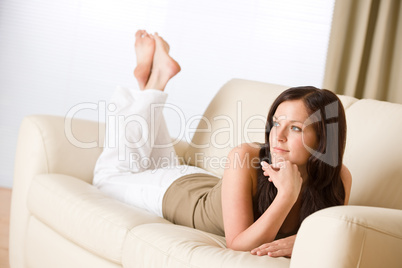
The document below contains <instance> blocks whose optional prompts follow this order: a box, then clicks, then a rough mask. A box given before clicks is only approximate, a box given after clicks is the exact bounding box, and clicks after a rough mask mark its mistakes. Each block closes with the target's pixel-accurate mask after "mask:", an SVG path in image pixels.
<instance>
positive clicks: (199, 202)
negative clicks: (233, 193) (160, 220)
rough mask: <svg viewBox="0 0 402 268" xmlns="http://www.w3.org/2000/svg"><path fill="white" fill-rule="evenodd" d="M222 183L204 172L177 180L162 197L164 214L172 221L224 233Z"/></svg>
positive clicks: (211, 231) (214, 232)
mask: <svg viewBox="0 0 402 268" xmlns="http://www.w3.org/2000/svg"><path fill="white" fill-rule="evenodd" d="M221 186H222V180H221V179H219V178H218V177H215V176H212V175H209V174H203V173H195V174H189V175H185V176H183V177H181V178H179V179H177V180H176V181H174V182H173V183H172V185H170V187H169V188H168V189H167V191H166V193H165V195H164V196H163V201H162V213H163V217H164V218H165V219H167V220H168V221H170V222H172V223H174V224H179V225H184V226H188V227H192V228H195V229H198V230H202V231H206V232H209V233H213V234H217V235H220V236H224V235H225V232H224V227H223V218H222V201H221Z"/></svg>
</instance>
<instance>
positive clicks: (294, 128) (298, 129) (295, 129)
mask: <svg viewBox="0 0 402 268" xmlns="http://www.w3.org/2000/svg"><path fill="white" fill-rule="evenodd" d="M291 129H292V130H293V131H297V132H300V131H302V129H301V128H299V127H296V126H292V127H291Z"/></svg>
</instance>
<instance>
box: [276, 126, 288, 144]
mask: <svg viewBox="0 0 402 268" xmlns="http://www.w3.org/2000/svg"><path fill="white" fill-rule="evenodd" d="M276 140H277V141H278V142H286V141H287V136H286V129H285V128H284V127H278V128H276Z"/></svg>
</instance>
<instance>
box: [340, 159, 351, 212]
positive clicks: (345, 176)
mask: <svg viewBox="0 0 402 268" xmlns="http://www.w3.org/2000/svg"><path fill="white" fill-rule="evenodd" d="M341 180H342V183H343V188H344V189H345V205H347V204H348V203H349V197H350V191H351V188H352V173H350V171H349V169H348V168H347V167H346V166H345V165H342V169H341Z"/></svg>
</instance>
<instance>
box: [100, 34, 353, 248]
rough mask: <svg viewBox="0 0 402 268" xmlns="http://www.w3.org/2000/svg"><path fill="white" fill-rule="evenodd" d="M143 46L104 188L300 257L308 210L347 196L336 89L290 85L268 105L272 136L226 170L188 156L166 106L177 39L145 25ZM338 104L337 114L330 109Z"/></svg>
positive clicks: (111, 140)
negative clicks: (176, 140)
mask: <svg viewBox="0 0 402 268" xmlns="http://www.w3.org/2000/svg"><path fill="white" fill-rule="evenodd" d="M135 49H136V54H137V67H136V69H135V70H134V75H135V77H136V79H137V81H138V84H139V87H140V89H141V90H140V91H130V90H127V89H119V90H117V92H116V94H115V95H114V97H113V98H112V101H111V102H112V103H114V106H113V105H112V106H109V110H110V111H112V116H110V117H108V118H109V121H108V122H107V132H106V134H107V135H106V141H105V148H104V151H103V152H102V154H101V156H100V157H99V159H98V161H97V163H96V167H95V172H94V175H95V176H94V182H93V183H94V185H96V186H97V187H98V188H99V189H101V190H102V191H104V192H105V193H107V194H109V195H110V196H113V197H115V198H117V199H119V200H121V201H123V202H125V203H128V204H131V205H135V206H139V207H142V208H144V209H146V210H148V211H150V212H152V213H155V214H156V215H159V216H161V217H164V218H166V219H168V220H170V221H172V222H174V223H177V224H182V225H186V226H190V227H194V228H197V229H200V230H205V231H208V232H211V233H215V234H219V235H225V236H226V242H227V247H228V248H231V249H234V250H242V251H251V253H252V254H256V255H265V254H268V255H270V256H291V252H292V248H293V243H294V240H295V234H296V232H297V230H298V228H299V226H300V223H301V221H302V220H303V219H304V218H305V217H307V216H308V215H310V214H311V213H313V212H315V211H317V210H319V209H322V208H325V207H329V206H335V205H341V204H347V202H348V199H349V194H350V187H351V175H350V173H349V171H348V170H347V168H346V167H345V166H343V165H342V157H343V151H344V147H345V137H346V122H345V115H344V110H343V107H342V105H341V103H340V101H339V99H338V98H337V97H336V95H335V94H333V93H331V92H329V91H326V90H318V89H315V88H313V87H304V88H292V89H289V90H287V91H285V92H283V93H282V94H281V95H280V96H279V97H278V98H277V99H276V101H275V102H274V103H273V105H272V107H271V110H270V112H269V114H268V120H267V131H266V142H265V143H264V144H262V145H259V144H242V145H240V146H238V147H236V148H234V149H233V150H232V151H231V152H230V154H229V156H228V161H227V163H228V164H227V166H226V168H225V171H224V175H223V178H222V179H219V178H217V177H216V176H214V175H213V174H210V173H209V172H207V171H205V170H203V169H201V168H198V167H192V166H186V165H178V161H177V156H176V154H175V151H174V148H173V146H172V144H171V141H170V136H169V133H168V131H167V128H166V124H165V121H164V119H163V114H162V109H163V105H164V103H165V101H166V98H167V95H166V93H165V92H163V90H164V88H165V86H166V84H167V83H168V81H169V80H170V79H171V78H172V77H173V76H175V75H176V74H177V73H178V72H179V71H180V66H179V64H178V63H177V62H176V61H175V60H174V59H172V58H171V57H170V56H169V46H168V44H167V43H166V42H165V41H164V40H163V39H162V38H161V37H159V36H158V35H157V34H155V35H150V34H148V33H146V32H145V31H142V30H141V31H138V32H137V33H136V43H135ZM334 103H335V105H334ZM331 109H332V110H333V112H335V113H336V114H335V115H336V116H334V113H332V115H331V118H325V116H324V115H325V113H324V112H325V111H327V112H328V111H331ZM113 115H114V117H113ZM112 118H114V119H112ZM327 121H328V122H327ZM332 121H334V122H332ZM335 121H336V122H335ZM116 125H117V126H118V127H117V128H116ZM330 125H333V126H334V125H336V126H338V127H337V128H336V129H335V128H329V127H328V126H330ZM338 130H339V131H338ZM330 144H336V147H331V146H329V145H330ZM245 159H246V160H247V161H248V162H247V163H246V165H244V164H243V165H239V163H244V161H243V160H245ZM255 159H258V160H259V162H261V165H260V166H258V167H255V166H254V165H253V164H252V162H253V161H254V160H255ZM283 237H284V238H283ZM279 238H282V239H279ZM275 239H277V240H275Z"/></svg>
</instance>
